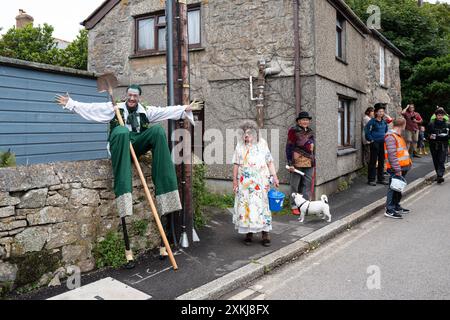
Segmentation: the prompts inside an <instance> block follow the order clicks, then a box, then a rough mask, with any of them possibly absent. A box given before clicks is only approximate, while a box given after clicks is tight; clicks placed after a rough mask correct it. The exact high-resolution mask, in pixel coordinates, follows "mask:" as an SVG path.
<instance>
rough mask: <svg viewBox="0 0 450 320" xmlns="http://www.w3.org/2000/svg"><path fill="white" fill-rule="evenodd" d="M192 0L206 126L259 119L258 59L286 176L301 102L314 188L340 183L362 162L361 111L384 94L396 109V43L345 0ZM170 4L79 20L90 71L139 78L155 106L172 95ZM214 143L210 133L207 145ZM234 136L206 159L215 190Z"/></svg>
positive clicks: (120, 5) (196, 90)
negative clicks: (216, 159) (311, 146)
mask: <svg viewBox="0 0 450 320" xmlns="http://www.w3.org/2000/svg"><path fill="white" fill-rule="evenodd" d="M187 3H188V29H189V45H190V56H189V60H190V81H191V97H192V98H196V99H198V100H203V101H205V110H204V119H203V122H204V123H203V125H204V128H205V129H210V128H214V129H218V130H219V131H220V132H221V133H222V135H223V137H226V132H225V130H226V129H227V128H237V127H238V126H239V125H240V124H241V123H242V121H244V120H245V119H255V118H256V105H257V103H260V102H261V101H254V100H253V99H252V96H253V92H252V93H251V92H250V82H249V77H250V76H253V77H254V78H256V77H258V74H260V73H259V70H261V69H260V68H261V66H262V70H263V71H264V70H266V71H267V72H265V73H264V74H265V75H266V77H265V85H264V88H263V90H264V92H263V97H264V101H263V102H262V103H263V106H264V107H263V109H264V114H265V116H264V128H265V129H267V130H268V131H267V132H268V133H267V137H268V140H269V145H270V147H271V150H272V153H274V155H275V158H276V159H278V163H279V175H280V177H281V180H282V182H287V172H286V170H285V169H284V165H285V151H284V149H285V144H286V135H287V129H288V128H289V126H291V125H292V124H293V123H294V121H295V116H296V113H297V111H298V107H301V109H302V110H306V111H308V112H310V114H312V116H313V123H312V126H313V129H314V130H315V132H316V139H317V143H316V155H317V178H316V187H317V189H316V190H317V194H320V193H322V192H326V193H331V192H333V191H335V190H336V189H337V187H338V185H339V183H340V182H341V180H342V179H348V178H349V177H351V176H352V175H354V174H355V172H356V171H357V170H358V169H360V168H361V167H362V152H361V149H362V148H361V135H362V127H361V118H362V115H363V112H364V110H365V109H366V108H367V107H368V106H373V105H374V104H375V103H383V104H385V105H386V106H387V110H388V113H390V114H391V115H395V114H396V112H397V109H398V108H399V107H400V103H401V90H400V74H399V59H400V58H401V57H402V56H403V54H402V52H401V51H400V50H398V49H397V48H396V47H395V46H394V45H393V44H392V43H391V42H389V41H388V40H387V39H386V38H385V37H384V36H383V35H382V34H381V33H379V32H377V31H376V30H373V29H369V28H368V27H367V26H366V24H365V23H364V22H363V21H361V20H360V19H359V18H358V17H357V16H356V15H355V13H354V12H352V10H351V9H350V8H349V7H348V6H347V5H346V4H345V2H344V1H342V0H302V1H296V0H270V1H269V0H261V1H250V0H229V1H219V0H187ZM164 7H165V4H164V1H159V0H133V1H120V0H110V1H105V2H104V3H103V4H102V5H101V6H100V7H99V8H97V9H96V10H95V11H94V12H93V13H92V14H91V15H90V16H89V17H88V18H87V19H86V20H85V21H84V22H83V25H84V26H85V27H86V28H87V29H88V30H89V63H88V68H89V71H91V72H95V73H97V74H102V73H106V72H114V73H115V74H116V75H117V77H118V79H119V82H120V84H121V85H122V86H123V87H125V86H127V85H128V84H130V83H139V84H141V85H142V86H143V91H144V94H143V95H144V99H143V100H144V101H146V102H148V103H151V104H153V105H165V104H166V103H165V102H166V92H167V90H166V61H165V16H164ZM297 10H298V11H297ZM296 11H297V12H296ZM296 16H298V21H294V17H296ZM295 24H297V25H298V32H296V31H295V29H296V28H295V27H294V26H295ZM296 39H297V41H298V42H297V41H296ZM295 43H298V44H299V45H298V48H299V50H298V51H297V50H295ZM297 52H298V57H299V59H298V61H299V68H297V70H299V77H297V79H296V76H295V75H296V67H295V66H296V64H295V60H296V59H295V57H296V54H297ZM264 68H266V69H264ZM269 70H270V71H269ZM254 87H255V88H256V82H254ZM296 87H297V88H298V87H299V88H301V90H300V93H297V94H296ZM258 90H259V89H258ZM124 91H125V90H123V88H122V89H120V91H117V92H116V94H117V95H121V94H122V95H123V93H124ZM254 91H255V92H254V94H255V95H256V94H257V91H256V89H255V90H254ZM299 94H300V95H299ZM296 95H297V99H298V102H297V105H298V106H297V109H296ZM208 143H209V140H208V139H205V141H204V147H205V149H207V148H208ZM233 143H234V140H233V141H226V142H224V143H223V148H224V152H223V154H224V158H225V157H226V161H227V162H226V163H225V164H209V165H208V170H207V177H208V178H209V182H210V185H211V186H214V187H216V188H217V189H220V187H222V188H223V189H225V188H228V185H229V180H230V179H231V172H232V171H231V165H230V164H229V163H230V161H231V154H229V153H227V152H225V151H226V150H225V147H226V146H227V145H228V148H230V146H231V149H232V148H233ZM224 161H225V159H224ZM227 163H228V164H227ZM228 190H230V188H228ZM228 192H229V191H228Z"/></svg>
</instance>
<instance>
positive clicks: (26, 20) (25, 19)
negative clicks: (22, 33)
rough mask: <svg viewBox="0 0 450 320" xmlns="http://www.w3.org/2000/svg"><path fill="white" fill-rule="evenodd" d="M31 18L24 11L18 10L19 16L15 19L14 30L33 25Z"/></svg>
mask: <svg viewBox="0 0 450 320" xmlns="http://www.w3.org/2000/svg"><path fill="white" fill-rule="evenodd" d="M33 21H34V19H33V17H32V16H30V15H29V14H26V13H25V10H23V9H19V15H18V16H17V17H16V28H17V29H22V28H24V27H25V26H27V25H28V24H31V25H33Z"/></svg>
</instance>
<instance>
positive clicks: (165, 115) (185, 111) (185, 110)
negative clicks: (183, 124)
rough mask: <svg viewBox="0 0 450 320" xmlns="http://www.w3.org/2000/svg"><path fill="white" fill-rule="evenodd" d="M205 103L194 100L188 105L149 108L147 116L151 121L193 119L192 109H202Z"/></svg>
mask: <svg viewBox="0 0 450 320" xmlns="http://www.w3.org/2000/svg"><path fill="white" fill-rule="evenodd" d="M202 108H203V104H202V103H199V102H197V101H195V100H194V101H193V102H192V103H191V104H190V105H187V106H169V107H153V106H150V107H148V108H147V118H148V120H149V121H150V122H158V121H164V120H179V119H184V118H186V117H188V118H190V119H189V120H190V121H191V122H192V121H193V116H192V111H195V110H201V109H202Z"/></svg>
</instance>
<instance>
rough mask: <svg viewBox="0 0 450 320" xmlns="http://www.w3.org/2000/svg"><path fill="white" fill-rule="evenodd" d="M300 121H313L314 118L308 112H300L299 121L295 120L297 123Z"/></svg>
mask: <svg viewBox="0 0 450 320" xmlns="http://www.w3.org/2000/svg"><path fill="white" fill-rule="evenodd" d="M300 119H309V120H311V119H312V117H311V116H310V115H309V113H308V112H306V111H302V112H300V113H299V114H298V117H297V119H295V121H298V120H300Z"/></svg>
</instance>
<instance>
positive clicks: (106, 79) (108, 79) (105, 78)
mask: <svg viewBox="0 0 450 320" xmlns="http://www.w3.org/2000/svg"><path fill="white" fill-rule="evenodd" d="M114 87H117V79H116V77H115V76H114V75H113V74H110V73H109V74H105V75H102V76H100V77H99V78H98V79H97V88H98V91H99V92H105V91H106V92H108V94H109V98H110V99H111V102H112V104H113V106H114V112H115V114H116V117H117V120H118V121H119V124H120V125H121V126H125V123H124V122H123V119H122V115H121V114H120V111H119V107H118V106H117V104H116V103H115V101H114V98H113V95H112V89H113V88H114ZM130 153H131V157H132V158H133V162H134V165H135V167H136V170H137V172H138V175H139V178H140V179H141V182H142V185H143V187H144V193H145V196H146V198H147V201H148V203H149V205H150V208H151V210H152V214H153V218H154V219H155V222H156V225H157V226H158V230H159V233H160V235H161V238H162V240H163V242H164V246H165V247H166V250H167V253H168V254H169V258H170V262H171V263H172V266H173V269H174V270H177V269H178V266H177V262H176V261H175V258H174V256H173V253H172V250H171V248H170V245H169V242H168V241H167V236H166V233H165V232H164V228H163V226H162V224H161V220H160V219H159V215H158V212H157V210H156V207H155V204H154V202H153V198H152V195H151V194H150V191H149V189H148V186H147V183H146V181H145V177H144V174H143V173H142V169H141V166H140V165H139V160H138V158H137V156H136V153H135V152H134V148H133V144H132V143H131V142H130ZM124 220H125V219H124V218H123V220H122V222H125V221H124ZM123 226H125V224H123ZM124 231H126V227H124Z"/></svg>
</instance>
